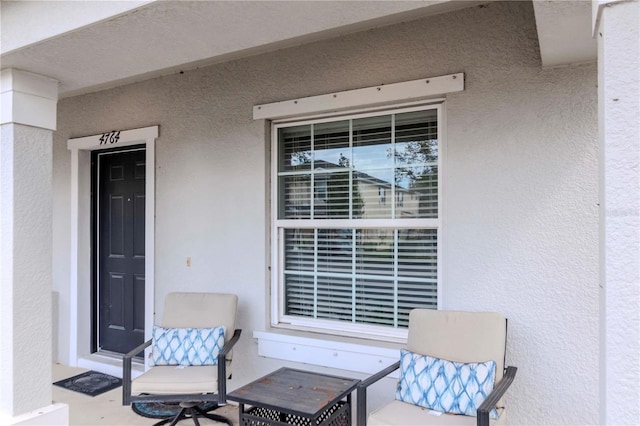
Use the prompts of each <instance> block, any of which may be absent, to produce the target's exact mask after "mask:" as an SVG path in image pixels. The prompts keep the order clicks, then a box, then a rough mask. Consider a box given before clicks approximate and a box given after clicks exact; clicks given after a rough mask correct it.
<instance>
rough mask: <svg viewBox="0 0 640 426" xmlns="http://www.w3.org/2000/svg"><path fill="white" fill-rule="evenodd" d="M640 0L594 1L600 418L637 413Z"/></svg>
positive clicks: (630, 420)
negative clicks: (596, 83)
mask: <svg viewBox="0 0 640 426" xmlns="http://www.w3.org/2000/svg"><path fill="white" fill-rule="evenodd" d="M639 11H640V4H639V3H638V2H637V1H602V0H600V1H595V2H594V24H595V25H594V36H595V37H596V38H597V40H598V133H599V135H598V136H599V146H600V424H607V425H632V424H633V425H635V424H637V422H638V419H640V361H639V356H640V131H639V127H640V87H639V83H638V81H639V79H640V66H639V61H640V35H639V33H638V27H639V26H640V13H639Z"/></svg>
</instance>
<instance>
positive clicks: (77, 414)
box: [52, 364, 238, 426]
mask: <svg viewBox="0 0 640 426" xmlns="http://www.w3.org/2000/svg"><path fill="white" fill-rule="evenodd" d="M85 371H87V370H86V369H84V368H75V367H68V366H66V365H62V364H54V365H53V380H52V383H53V382H56V381H58V380H62V379H66V378H67V377H72V376H75V375H77V374H80V373H83V372H85ZM52 388H53V402H54V403H56V402H61V403H64V404H68V405H69V424H70V425H111V426H120V425H153V424H154V423H156V422H158V421H159V419H150V418H146V417H142V416H140V415H138V414H136V413H134V412H133V410H132V409H131V407H129V406H123V405H122V387H118V388H116V389H113V390H111V391H109V392H105V393H103V394H101V395H97V396H94V397H91V396H87V395H83V394H81V393H79V392H74V391H70V390H67V389H64V388H62V387H60V386H53V385H52ZM216 414H221V415H223V416H227V417H229V418H230V419H231V420H232V421H233V423H234V425H238V410H237V406H236V405H232V404H229V405H227V406H225V407H222V408H219V409H218V410H216ZM198 421H199V422H200V423H201V424H217V425H220V424H223V423H217V422H214V421H212V420H209V419H198ZM178 424H179V425H193V424H194V423H193V421H192V420H183V421H181V422H180V423H178Z"/></svg>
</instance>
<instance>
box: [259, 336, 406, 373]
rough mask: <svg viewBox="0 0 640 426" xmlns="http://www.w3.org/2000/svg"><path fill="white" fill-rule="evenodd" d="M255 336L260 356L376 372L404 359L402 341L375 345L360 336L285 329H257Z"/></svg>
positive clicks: (356, 370) (361, 371)
mask: <svg viewBox="0 0 640 426" xmlns="http://www.w3.org/2000/svg"><path fill="white" fill-rule="evenodd" d="M253 337H254V338H255V339H257V341H258V355H260V356H263V357H267V358H276V359H282V360H286V361H295V362H302V363H305V364H312V365H319V366H323V367H331V368H338V369H341V370H348V371H355V372H359V373H368V374H373V373H376V372H378V371H380V370H382V369H383V368H385V367H387V366H388V365H391V364H393V363H394V362H396V361H398V360H399V359H400V347H401V345H399V344H386V345H385V346H382V345H384V344H383V343H378V344H377V345H371V344H365V343H360V341H358V340H357V339H346V338H345V339H342V340H337V339H338V338H337V337H336V338H335V339H334V338H333V337H334V336H327V338H319V337H307V336H304V335H302V333H294V332H285V331H278V332H273V331H257V330H254V332H253ZM391 377H397V375H394V374H392V375H391Z"/></svg>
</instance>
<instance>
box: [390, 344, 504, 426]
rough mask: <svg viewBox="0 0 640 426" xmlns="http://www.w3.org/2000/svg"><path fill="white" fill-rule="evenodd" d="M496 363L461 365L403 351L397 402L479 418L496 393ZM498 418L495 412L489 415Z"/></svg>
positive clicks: (493, 410) (494, 410) (492, 411)
mask: <svg viewBox="0 0 640 426" xmlns="http://www.w3.org/2000/svg"><path fill="white" fill-rule="evenodd" d="M495 378H496V363H495V361H487V362H482V363H460V362H453V361H447V360H443V359H439V358H432V357H430V356H428V355H420V354H416V353H413V352H409V351H407V350H405V349H402V350H401V352H400V381H399V382H398V388H397V391H396V399H398V400H400V401H404V402H408V403H410V404H414V405H419V406H421V407H426V408H429V409H431V410H435V411H441V412H443V413H453V414H464V415H467V416H475V415H477V411H478V407H480V405H481V404H482V403H483V402H484V400H485V399H486V398H487V396H488V395H489V394H490V393H491V391H492V390H493V386H494V382H495ZM489 416H490V417H491V418H492V419H497V418H498V412H497V410H496V409H495V408H494V409H492V410H491V411H490V412H489Z"/></svg>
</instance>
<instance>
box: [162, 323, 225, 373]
mask: <svg viewBox="0 0 640 426" xmlns="http://www.w3.org/2000/svg"><path fill="white" fill-rule="evenodd" d="M224 332H225V328H224V327H222V326H221V327H214V328H163V327H157V326H154V327H153V333H152V350H151V363H152V365H217V364H218V355H219V354H220V351H221V350H222V347H223V346H224Z"/></svg>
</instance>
